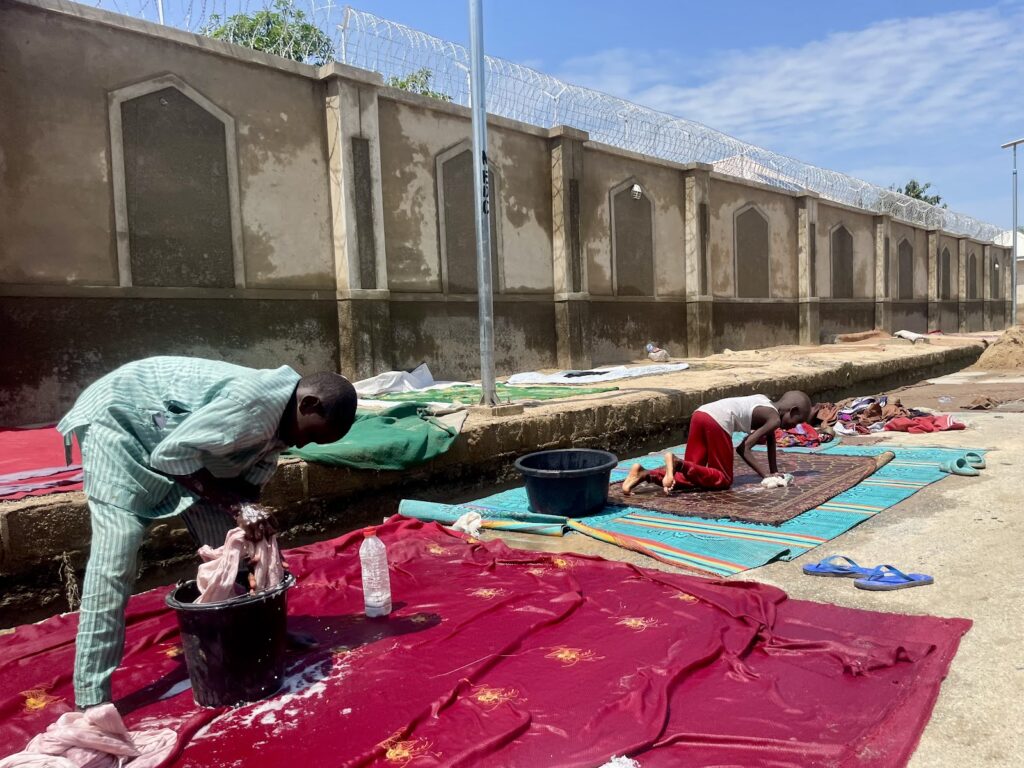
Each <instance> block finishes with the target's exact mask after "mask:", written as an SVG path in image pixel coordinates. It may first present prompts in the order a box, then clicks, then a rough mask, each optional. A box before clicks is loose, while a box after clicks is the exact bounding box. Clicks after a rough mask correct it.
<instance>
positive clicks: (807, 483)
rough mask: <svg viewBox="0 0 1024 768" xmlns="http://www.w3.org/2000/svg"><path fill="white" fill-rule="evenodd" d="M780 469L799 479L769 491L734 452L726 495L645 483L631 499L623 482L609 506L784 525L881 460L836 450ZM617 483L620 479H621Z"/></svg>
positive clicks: (796, 458) (612, 491) (786, 457)
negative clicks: (667, 490)
mask: <svg viewBox="0 0 1024 768" xmlns="http://www.w3.org/2000/svg"><path fill="white" fill-rule="evenodd" d="M778 466H779V471H780V472H785V473H787V474H790V475H792V476H793V477H794V478H795V482H794V483H793V484H792V485H790V486H788V487H786V488H771V489H769V488H764V487H762V485H761V476H760V475H758V474H757V473H756V472H754V470H753V469H751V468H750V467H749V466H748V465H747V463H746V462H745V461H744V460H743V459H742V458H740V457H739V456H738V455H736V454H735V452H734V453H733V484H732V487H731V488H729V489H728V490H724V491H704V490H696V489H692V488H687V489H682V490H677V491H675V492H673V493H671V494H665V493H664V492H663V491H662V488H661V486H660V485H658V486H653V485H650V484H641V485H638V486H637V487H636V490H635V491H634V492H633V493H632V494H630V495H629V496H626V495H625V494H624V493H623V492H622V487H621V481H619V482H614V483H613V484H612V486H611V488H609V491H608V504H609V505H613V506H619V507H630V508H633V509H648V510H653V511H655V512H660V513H664V514H667V515H676V516H678V517H699V518H704V519H710V520H737V521H743V522H748V523H764V524H766V525H779V524H781V523H784V522H785V521H787V520H792V519H793V518H794V517H796V516H797V515H800V514H803V513H804V512H806V511H807V510H809V509H814V508H815V507H818V506H820V505H821V504H823V503H825V502H826V501H828V500H829V499H831V498H832V497H833V496H837V495H839V494H840V493H842V492H843V491H845V490H847V489H849V488H852V487H854V486H855V485H857V483H859V482H860V481H861V480H863V479H864V478H866V477H869V476H870V475H871V474H873V473H874V471H875V460H874V459H872V458H870V457H864V456H843V455H841V454H838V453H836V452H834V451H824V452H822V451H819V452H817V453H790V454H786V453H781V452H780V453H779V455H778ZM616 479H617V475H616Z"/></svg>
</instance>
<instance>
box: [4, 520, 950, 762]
mask: <svg viewBox="0 0 1024 768" xmlns="http://www.w3.org/2000/svg"><path fill="white" fill-rule="evenodd" d="M379 535H380V536H381V538H382V539H383V540H384V542H385V543H386V544H387V546H388V550H389V556H390V559H391V564H392V574H391V585H392V590H393V597H394V601H395V602H394V605H395V610H394V613H393V614H392V616H391V617H390V618H388V619H381V620H378V619H366V618H364V617H363V616H362V611H361V609H362V594H361V588H360V579H359V563H358V555H357V551H358V546H359V543H360V542H361V540H362V535H361V533H359V532H356V533H354V534H350V535H348V536H345V537H342V538H340V539H336V540H333V541H328V542H322V543H319V544H315V545H311V546H308V547H303V548H301V549H296V550H292V551H291V552H290V553H288V555H287V559H288V562H289V564H290V566H291V568H292V570H293V571H294V572H295V573H296V574H297V575H298V581H299V585H298V586H297V587H296V588H295V589H293V590H292V591H291V593H290V596H289V614H290V621H291V626H292V628H293V629H296V630H301V631H305V632H309V633H311V634H313V635H315V636H316V637H317V638H319V640H320V641H321V643H322V646H321V647H320V648H319V649H316V650H314V651H307V652H305V653H304V654H303V655H294V656H291V657H290V658H289V662H288V667H287V674H288V677H287V680H286V687H285V692H284V693H282V694H278V695H277V696H276V697H274V698H271V699H268V700H266V701H264V702H260V703H257V704H252V705H248V706H246V707H242V708H239V709H236V710H229V711H223V710H202V709H199V708H197V707H196V706H195V705H194V704H193V702H192V696H191V692H190V691H188V690H184V689H183V686H182V681H184V680H185V678H186V674H185V668H184V663H183V659H182V656H181V655H180V650H179V646H178V631H177V624H176V620H175V617H174V615H173V614H172V613H171V612H170V611H168V610H167V609H166V608H165V607H164V604H163V599H164V595H165V593H166V591H167V590H166V589H161V590H154V591H151V592H147V593H144V594H142V595H138V596H136V597H134V598H133V599H132V601H131V607H130V611H129V628H128V642H127V648H126V651H127V652H126V656H125V661H124V664H123V665H122V667H121V668H120V669H119V670H118V671H117V673H116V674H115V676H114V694H115V698H116V699H117V703H118V706H119V709H120V710H121V711H122V712H123V713H124V715H125V718H124V719H125V723H126V725H127V726H128V727H129V728H130V729H132V730H138V729H142V728H146V727H171V728H174V729H175V730H177V731H178V733H179V734H180V736H181V744H180V750H179V752H178V754H177V755H176V756H175V757H174V758H173V759H172V760H171V763H170V764H171V765H175V766H218V767H220V768H227V767H228V766H243V765H251V764H253V763H252V761H253V760H254V759H256V760H258V762H259V764H260V765H261V766H318V767H319V766H347V765H351V766H365V765H383V766H402V767H403V768H404V767H405V766H409V767H410V768H417V767H418V766H437V765H462V766H476V765H501V766H537V765H557V766H597V765H601V764H602V763H604V762H605V761H606V760H607V759H609V758H610V757H611V756H612V755H623V754H625V755H629V756H632V757H636V758H638V759H639V761H640V763H641V764H642V765H643V766H644V768H652V767H654V766H680V765H687V766H706V765H716V766H725V765H742V766H800V767H801V768H811V767H812V766H872V767H873V768H879V767H880V766H898V765H904V764H905V763H906V761H907V759H908V758H909V756H910V754H911V753H912V751H913V749H914V746H915V744H916V743H917V740H918V738H919V736H920V734H921V731H922V729H923V728H924V725H925V723H926V722H927V720H928V716H929V713H930V712H931V708H932V705H933V704H934V701H935V698H936V696H937V695H938V691H939V684H940V682H941V680H942V679H943V677H944V676H945V674H946V671H947V669H948V667H949V664H950V661H951V659H952V657H953V655H954V653H955V652H956V648H957V645H958V643H959V640H960V637H961V636H962V635H963V633H964V632H966V631H967V629H968V628H969V627H970V622H968V621H966V620H963V619H939V618H933V617H926V616H925V617H922V616H916V617H915V616H900V615H895V614H885V613H871V612H866V611H857V610H851V609H845V608H839V607H836V606H831V605H822V604H817V603H809V602H801V601H795V600H789V599H788V598H787V597H786V595H785V594H784V593H783V592H781V591H780V590H778V589H775V588H773V587H770V586H767V585H763V584H756V583H752V582H739V581H733V582H725V581H713V580H706V579H700V578H696V577H692V576H684V575H679V574H669V573H661V572H657V571H652V570H646V569H640V568H637V567H634V566H631V565H627V564H623V563H614V562H609V561H605V560H601V559H597V558H590V557H583V556H575V555H552V554H548V553H535V552H527V551H522V550H513V549H509V548H508V547H506V546H504V545H503V544H501V543H500V542H489V543H480V542H478V541H475V540H472V539H467V538H466V537H463V536H461V535H459V534H454V533H452V532H449V531H447V530H446V529H443V528H441V527H440V526H438V525H437V524H435V523H422V522H419V521H413V520H406V519H403V518H394V519H392V520H391V521H390V522H388V523H387V524H386V525H384V526H383V527H381V528H380V529H379ZM76 624H77V617H76V616H75V615H74V614H71V615H67V616H61V617H55V618H53V619H49V620H47V621H45V622H42V623H40V624H36V625H29V626H24V627H20V628H18V630H17V631H16V632H15V633H14V634H13V635H11V636H8V637H5V638H4V640H3V642H2V644H0V646H2V647H0V754H7V753H9V752H12V751H14V750H17V749H21V748H22V747H23V746H24V745H25V743H26V742H27V741H28V740H29V738H30V737H31V736H33V735H34V734H36V733H38V732H39V731H41V730H43V729H44V728H45V727H46V726H47V725H49V724H50V723H51V722H53V721H54V720H55V719H56V718H57V717H58V716H59V715H60V714H61V713H62V712H65V711H67V710H68V709H69V708H70V706H71V704H72V695H73V694H72V690H71V686H70V680H71V670H72V656H73V652H74V632H75V626H76ZM204 726H205V727H204ZM197 730H198V731H199V732H198V733H197Z"/></svg>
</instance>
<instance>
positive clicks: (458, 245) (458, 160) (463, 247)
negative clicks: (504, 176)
mask: <svg viewBox="0 0 1024 768" xmlns="http://www.w3.org/2000/svg"><path fill="white" fill-rule="evenodd" d="M435 166H436V172H437V216H438V232H439V233H440V241H441V242H440V245H441V249H440V250H441V285H442V287H443V290H444V292H445V293H464V294H465V293H469V294H475V293H477V290H478V287H477V269H476V219H475V212H476V200H475V198H474V191H473V152H472V145H471V144H470V142H469V141H461V142H459V143H458V144H456V145H455V146H454V147H452V148H450V149H447V150H445V151H444V152H442V153H441V154H439V155H438V156H437V159H436V162H435ZM487 168H488V171H489V173H490V200H491V210H490V218H491V280H492V285H493V286H494V292H495V293H500V292H501V290H502V288H503V287H504V280H503V276H504V270H503V269H502V264H501V229H500V222H501V217H500V216H498V205H499V203H498V201H500V200H501V197H500V195H499V190H500V179H499V178H498V175H497V173H495V169H494V166H493V165H492V164H490V163H488V164H487Z"/></svg>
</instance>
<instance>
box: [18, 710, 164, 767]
mask: <svg viewBox="0 0 1024 768" xmlns="http://www.w3.org/2000/svg"><path fill="white" fill-rule="evenodd" d="M176 743H177V735H176V734H175V733H174V731H172V730H170V729H168V728H160V729H157V730H152V731H136V732H134V733H130V732H129V731H128V729H127V728H125V727H124V722H123V721H122V720H121V715H120V714H118V711H117V709H115V707H114V705H113V704H101V705H100V706H98V707H92V708H90V709H87V710H86V711H85V712H66V713H65V714H63V715H61V716H60V718H58V720H57V722H55V723H53V724H52V725H51V726H50V727H49V728H47V729H46V731H45V732H43V733H41V734H39V735H38V736H36V737H35V738H34V739H32V741H30V742H29V743H28V745H27V746H26V747H25V749H24V750H23V751H21V752H18V753H16V754H13V755H11V756H10V757H6V758H4V759H3V760H0V768H121V767H122V766H123V768H156V767H157V766H159V765H160V764H161V763H163V762H164V760H165V759H167V757H168V756H169V755H170V754H171V753H172V752H173V751H174V748H175V744H176Z"/></svg>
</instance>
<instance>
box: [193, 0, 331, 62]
mask: <svg viewBox="0 0 1024 768" xmlns="http://www.w3.org/2000/svg"><path fill="white" fill-rule="evenodd" d="M203 34H204V35H207V36H209V37H212V38H215V39H217V40H225V41H227V42H229V43H235V44H236V45H244V46H246V47H248V48H252V49H254V50H257V51H263V52H264V53H272V54H274V55H276V56H283V57H284V58H286V59H291V60H293V61H301V62H303V63H304V64H315V65H316V66H321V65H323V64H326V63H327V62H329V61H331V60H333V59H334V43H332V42H331V38H329V37H328V36H327V35H326V34H325V33H324V31H323V30H322V29H320V27H318V26H317V25H316V24H314V23H312V22H311V21H309V20H308V18H307V17H306V14H305V13H303V12H302V11H301V10H299V9H298V8H296V7H295V5H294V3H293V2H292V0H275V1H274V5H273V6H272V7H271V8H264V9H263V10H260V11H256V12H255V13H251V14H250V13H236V14H234V15H232V16H228V17H227V19H224V18H223V17H222V16H220V15H219V14H216V13H215V14H212V15H211V16H210V21H209V23H208V24H207V25H206V26H205V27H204V28H203Z"/></svg>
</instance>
